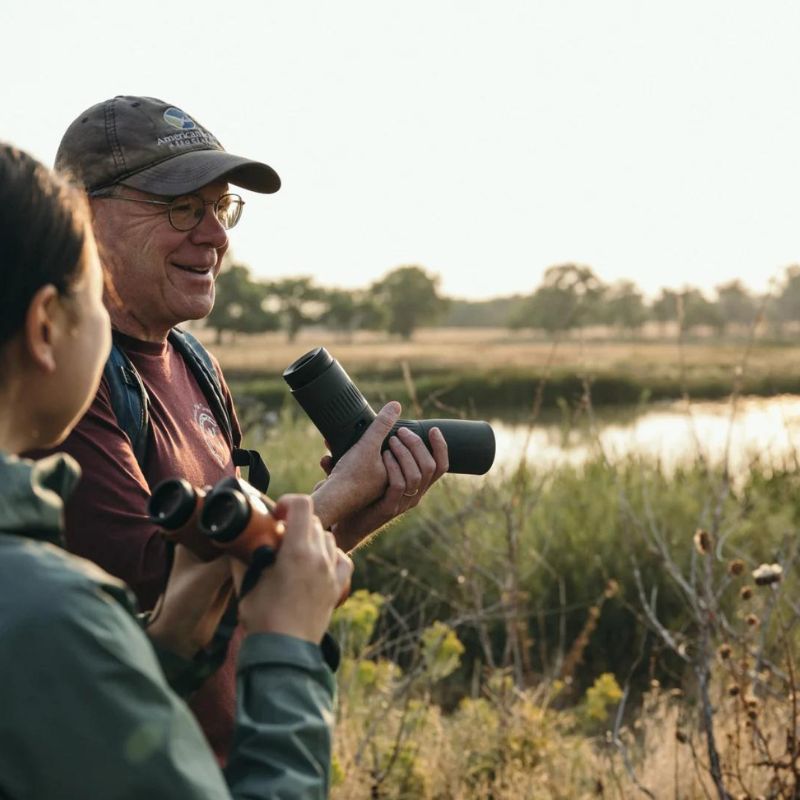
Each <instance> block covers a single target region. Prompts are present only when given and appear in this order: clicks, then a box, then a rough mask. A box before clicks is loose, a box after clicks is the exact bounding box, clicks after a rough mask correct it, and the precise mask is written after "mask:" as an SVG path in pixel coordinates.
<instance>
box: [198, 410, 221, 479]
mask: <svg viewBox="0 0 800 800" xmlns="http://www.w3.org/2000/svg"><path fill="white" fill-rule="evenodd" d="M194 421H195V424H196V425H197V426H198V427H199V428H200V430H201V431H202V432H203V439H204V440H205V443H206V444H207V445H208V449H209V450H210V451H211V455H212V456H213V457H214V460H215V461H216V462H217V463H218V464H219V465H220V467H222V468H223V469H224V467H225V465H226V464H227V463H228V457H229V454H228V448H227V445H226V444H225V437H224V436H223V435H222V432H221V431H220V427H219V424H218V423H217V419H216V417H215V416H214V415H213V414H212V413H211V410H210V409H209V408H208V407H207V406H204V405H203V404H202V403H195V404H194Z"/></svg>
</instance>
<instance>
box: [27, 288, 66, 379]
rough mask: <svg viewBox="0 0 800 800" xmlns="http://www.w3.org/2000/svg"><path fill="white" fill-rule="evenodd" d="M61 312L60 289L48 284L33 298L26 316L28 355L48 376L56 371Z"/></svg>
mask: <svg viewBox="0 0 800 800" xmlns="http://www.w3.org/2000/svg"><path fill="white" fill-rule="evenodd" d="M60 311H61V308H60V304H59V295H58V289H56V287H55V286H53V284H52V283H48V284H46V285H45V286H42V287H41V288H40V289H39V290H38V291H37V292H36V294H35V295H34V296H33V298H32V299H31V302H30V303H29V304H28V313H27V314H26V315H25V344H26V346H27V350H28V353H29V355H30V357H31V358H32V359H33V362H34V364H35V365H36V366H38V367H39V368H40V369H43V370H44V371H45V372H47V373H48V374H49V373H52V372H55V369H56V356H55V339H56V337H57V333H58V315H59V312H60Z"/></svg>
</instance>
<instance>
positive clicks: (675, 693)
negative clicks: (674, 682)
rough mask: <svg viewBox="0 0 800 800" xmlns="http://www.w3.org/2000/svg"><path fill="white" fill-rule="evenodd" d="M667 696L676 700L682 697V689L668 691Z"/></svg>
mask: <svg viewBox="0 0 800 800" xmlns="http://www.w3.org/2000/svg"><path fill="white" fill-rule="evenodd" d="M669 696H670V697H672V698H674V699H675V700H677V699H679V698H681V697H683V689H670V690H669Z"/></svg>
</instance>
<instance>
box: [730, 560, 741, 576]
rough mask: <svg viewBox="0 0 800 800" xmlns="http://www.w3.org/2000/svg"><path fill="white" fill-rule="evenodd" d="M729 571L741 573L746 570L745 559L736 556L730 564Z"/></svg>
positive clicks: (733, 573)
mask: <svg viewBox="0 0 800 800" xmlns="http://www.w3.org/2000/svg"><path fill="white" fill-rule="evenodd" d="M728 572H729V573H730V574H731V575H734V576H735V575H741V574H742V573H743V572H744V561H742V559H741V558H734V559H733V561H731V562H730V564H728Z"/></svg>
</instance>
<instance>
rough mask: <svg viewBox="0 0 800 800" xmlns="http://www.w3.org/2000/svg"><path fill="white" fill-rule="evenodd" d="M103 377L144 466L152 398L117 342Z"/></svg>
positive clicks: (138, 460) (117, 416)
mask: <svg viewBox="0 0 800 800" xmlns="http://www.w3.org/2000/svg"><path fill="white" fill-rule="evenodd" d="M103 377H104V378H105V379H106V382H107V383H108V390H109V394H110V396H111V407H112V408H113V409H114V415H115V416H116V418H117V424H118V425H119V426H120V428H122V430H123V431H124V432H125V433H126V434H127V436H128V438H129V439H130V440H131V447H132V448H133V454H134V456H136V461H137V462H138V463H139V465H140V466H141V465H143V464H144V456H145V453H146V452H147V435H148V432H149V430H150V414H149V413H148V410H147V409H148V405H149V402H150V398H149V397H148V396H147V390H146V389H145V388H144V383H142V379H141V377H140V376H139V373H138V372H137V371H136V368H135V367H134V366H133V364H132V363H131V360H130V359H129V358H128V356H127V355H126V354H125V351H124V350H123V349H122V348H121V347H120V346H119V345H118V344H117V343H116V341H114V342H113V343H112V345H111V353H110V354H109V356H108V360H107V361H106V365H105V367H104V368H103Z"/></svg>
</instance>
